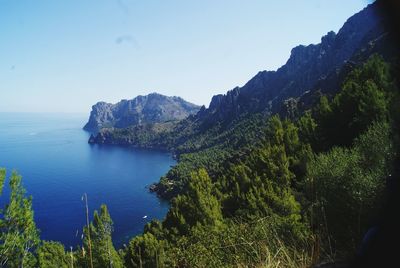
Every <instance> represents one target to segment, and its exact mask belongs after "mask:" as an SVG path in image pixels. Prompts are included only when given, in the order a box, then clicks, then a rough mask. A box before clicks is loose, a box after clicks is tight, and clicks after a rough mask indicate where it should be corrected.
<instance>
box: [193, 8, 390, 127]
mask: <svg viewBox="0 0 400 268" xmlns="http://www.w3.org/2000/svg"><path fill="white" fill-rule="evenodd" d="M382 34H383V28H382V27H381V22H380V18H379V17H378V14H377V10H376V8H374V5H369V6H368V7H366V8H365V9H363V10H362V11H360V12H359V13H357V14H355V15H353V16H352V17H350V18H349V19H348V20H347V21H346V22H345V23H344V25H343V27H342V28H341V29H340V30H339V32H338V33H337V34H336V33H334V32H333V31H331V32H328V33H327V34H326V35H325V36H323V37H322V38H321V42H320V43H319V44H311V45H308V46H304V45H299V46H296V47H294V48H293V49H292V50H291V54H290V57H289V59H288V61H287V62H286V64H284V65H283V66H282V67H280V68H279V69H278V70H276V71H261V72H259V73H258V74H257V75H255V76H254V77H253V78H252V79H250V80H249V81H248V82H247V83H246V84H245V85H244V86H243V87H236V88H234V89H232V90H230V91H228V92H227V93H226V94H225V95H222V94H220V95H216V96H214V97H213V98H212V100H211V103H210V105H209V108H208V109H207V110H205V111H203V112H202V114H201V115H199V116H201V117H202V119H201V120H202V121H210V120H211V121H231V120H232V119H234V118H237V117H238V116H239V115H240V114H243V113H248V112H252V113H254V112H260V111H265V110H267V111H268V112H272V113H275V112H277V111H279V109H280V106H281V104H282V102H283V101H284V100H286V99H288V98H296V97H299V96H301V95H302V94H303V93H304V92H306V91H308V90H311V89H313V88H314V86H315V85H316V84H317V83H318V82H319V81H320V80H323V79H325V78H326V77H328V76H329V75H330V74H331V73H332V72H336V71H337V70H338V69H340V68H342V67H343V66H344V64H345V63H346V62H347V61H349V60H350V59H351V58H352V56H353V55H355V54H356V53H357V52H358V51H360V50H361V49H362V48H363V47H364V46H366V45H367V44H368V43H369V42H371V41H373V40H375V39H376V38H378V37H379V36H380V35H382Z"/></svg>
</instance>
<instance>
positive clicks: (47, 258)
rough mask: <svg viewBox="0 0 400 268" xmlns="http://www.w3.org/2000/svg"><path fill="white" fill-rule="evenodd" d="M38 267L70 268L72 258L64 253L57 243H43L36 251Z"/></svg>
mask: <svg viewBox="0 0 400 268" xmlns="http://www.w3.org/2000/svg"><path fill="white" fill-rule="evenodd" d="M37 258H38V266H39V267H43V268H52V267H60V268H68V267H71V263H72V262H73V256H71V254H68V253H66V252H65V249H64V246H63V245H62V244H60V243H58V242H53V241H44V242H42V243H41V245H40V246H39V248H38V251H37Z"/></svg>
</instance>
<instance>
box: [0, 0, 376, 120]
mask: <svg viewBox="0 0 400 268" xmlns="http://www.w3.org/2000/svg"><path fill="white" fill-rule="evenodd" d="M371 2H372V1H368V0H357V1H351V2H349V1H344V0H340V1H323V0H312V1H302V2H295V3H294V2H293V1H290V0H284V1H276V2H271V1H262V0H254V1H249V2H246V4H245V5H244V4H243V3H242V2H241V1H238V0H237V1H218V2H215V1H211V0H207V1H201V2H190V3H188V2H183V1H178V0H174V1H169V2H168V4H167V3H166V2H163V1H161V0H158V1H146V2H141V1H134V0H115V1H107V0H101V1H94V0H88V1H76V0H75V1H57V2H55V1H50V0H46V1H45V0H43V1H34V2H33V1H28V0H23V1H18V2H16V1H12V0H2V1H0V31H1V32H2V34H1V37H0V38H1V40H0V41H1V42H0V57H1V59H2V60H1V62H0V99H1V100H2V106H1V107H0V112H79V113H87V112H89V111H90V109H91V106H92V105H93V104H94V103H96V102H97V101H106V102H112V103H115V102H117V101H119V100H121V99H132V98H134V97H136V96H137V95H146V94H149V93H151V92H158V93H160V94H164V95H168V96H172V95H175V96H180V97H182V98H184V99H185V100H187V101H190V102H193V103H195V104H199V105H203V104H204V105H206V106H207V105H208V104H209V101H210V100H211V97H212V96H213V95H215V94H220V93H225V92H226V91H227V90H230V89H232V88H234V87H235V86H242V85H243V84H244V83H246V82H247V81H248V80H249V79H250V78H251V77H253V76H254V75H255V74H256V73H257V72H259V71H262V70H276V69H277V68H279V67H280V66H281V65H283V64H284V63H285V62H286V60H287V59H288V58H289V56H290V50H291V49H292V48H293V47H295V46H297V45H299V44H303V45H308V44H311V43H314V44H315V43H319V42H320V38H321V37H322V36H323V35H325V34H326V33H327V32H329V31H331V30H333V31H335V32H337V31H338V30H339V29H340V27H341V26H342V25H343V24H344V22H345V21H346V20H347V19H348V18H349V17H350V16H351V15H353V14H354V13H356V12H358V11H360V10H361V9H363V8H364V7H365V6H366V5H367V4H369V3H371ZM288 6H290V7H291V8H290V9H288V8H287V7H288Z"/></svg>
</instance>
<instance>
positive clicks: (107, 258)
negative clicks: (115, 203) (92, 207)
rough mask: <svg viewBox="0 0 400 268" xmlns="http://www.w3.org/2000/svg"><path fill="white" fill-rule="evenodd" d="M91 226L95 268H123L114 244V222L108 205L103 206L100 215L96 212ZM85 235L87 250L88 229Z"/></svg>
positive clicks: (85, 229) (84, 242)
mask: <svg viewBox="0 0 400 268" xmlns="http://www.w3.org/2000/svg"><path fill="white" fill-rule="evenodd" d="M89 226H90V227H89V228H90V238H91V246H92V256H93V266H94V267H115V268H117V267H123V264H122V260H121V257H120V256H119V255H118V253H117V251H116V250H115V248H114V246H113V243H112V237H111V234H112V232H113V222H112V219H111V216H110V214H109V212H108V209H107V206H106V205H102V206H101V208H100V214H99V213H98V212H97V211H95V212H94V216H93V222H92V223H90V225H89ZM84 234H85V236H84V241H83V245H84V248H86V249H87V248H88V245H89V241H88V228H87V227H85V228H84ZM82 255H83V254H82Z"/></svg>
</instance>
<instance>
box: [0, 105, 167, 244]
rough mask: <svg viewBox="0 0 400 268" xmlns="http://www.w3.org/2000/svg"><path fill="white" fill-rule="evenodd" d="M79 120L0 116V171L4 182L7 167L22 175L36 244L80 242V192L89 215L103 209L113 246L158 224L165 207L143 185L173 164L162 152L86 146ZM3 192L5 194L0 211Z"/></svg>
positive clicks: (83, 118)
mask: <svg viewBox="0 0 400 268" xmlns="http://www.w3.org/2000/svg"><path fill="white" fill-rule="evenodd" d="M86 120H87V116H86V115H77V114H73V115H70V114H24V113H0V167H4V168H6V169H7V174H8V176H9V175H10V174H11V171H12V170H13V169H15V170H17V171H18V173H20V174H21V175H22V177H23V184H24V186H25V188H26V189H27V194H28V195H32V197H33V209H34V212H35V221H36V224H37V226H38V228H39V229H40V231H41V238H42V239H45V240H54V241H59V242H61V243H63V244H64V245H65V246H66V247H67V248H69V247H70V246H73V247H75V246H77V245H79V244H81V235H82V227H83V226H84V224H85V204H84V202H83V201H82V195H83V194H84V193H87V195H88V201H89V211H90V212H89V213H90V216H92V215H93V211H94V210H95V209H97V210H99V209H100V205H101V204H106V205H107V206H108V209H109V212H110V214H111V217H112V219H113V222H114V233H113V241H114V244H115V246H116V247H118V248H120V247H122V246H123V244H126V243H127V242H128V241H129V239H130V238H131V237H133V236H134V235H136V234H139V233H141V232H142V231H143V227H144V225H145V224H146V223H147V222H149V221H151V220H152V219H160V220H162V219H163V218H164V216H165V214H166V212H167V211H168V203H167V202H163V201H162V200H160V199H158V198H157V197H156V195H154V194H151V193H149V191H148V189H147V188H146V187H147V186H148V185H150V184H151V183H153V182H156V181H158V180H159V178H160V176H162V175H164V174H165V173H166V172H167V171H168V170H169V169H170V167H171V166H172V165H174V164H175V160H174V159H173V158H172V156H171V155H170V154H169V153H166V152H160V151H154V150H140V149H133V148H126V147H115V146H99V145H89V144H88V143H87V140H88V138H89V133H87V132H85V131H84V130H82V126H83V125H84V124H85V121H86ZM8 194H9V192H8V189H7V188H6V189H5V191H4V192H3V195H2V196H1V197H0V205H1V207H3V206H4V203H5V202H6V201H7V200H8Z"/></svg>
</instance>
